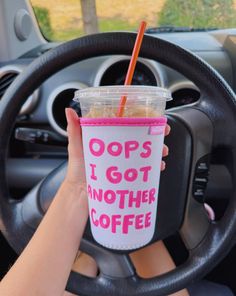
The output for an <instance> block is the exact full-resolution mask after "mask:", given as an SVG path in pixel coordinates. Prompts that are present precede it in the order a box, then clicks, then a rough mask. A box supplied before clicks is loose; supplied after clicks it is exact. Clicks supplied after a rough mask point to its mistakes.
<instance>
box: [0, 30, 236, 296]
mask: <svg viewBox="0 0 236 296" xmlns="http://www.w3.org/2000/svg"><path fill="white" fill-rule="evenodd" d="M135 38H136V34H134V33H102V34H97V35H90V36H86V37H82V38H79V39H76V40H72V41H69V42H67V43H64V44H62V45H60V46H58V47H56V48H55V49H52V50H50V51H49V52H47V53H45V54H44V55H42V56H41V57H39V58H37V59H36V60H35V61H34V62H33V63H32V64H31V65H30V66H29V67H27V69H26V70H25V71H24V72H23V73H22V74H20V75H19V76H18V78H17V79H16V80H15V81H14V82H13V83H12V85H11V86H10V87H9V89H8V90H7V92H6V93H5V95H4V97H3V98H2V101H1V104H0V139H1V141H0V226H1V231H2V233H3V234H4V236H5V237H6V239H7V241H8V242H9V243H10V245H11V246H12V247H13V248H14V249H15V250H16V251H17V252H18V253H20V252H21V251H22V249H23V248H24V247H25V245H26V244H27V242H28V241H29V239H30V238H31V236H32V235H33V233H34V231H35V229H36V227H37V225H38V224H39V222H40V220H41V219H42V217H43V215H44V213H45V212H46V210H47V208H48V206H49V204H50V202H51V200H52V199H53V197H54V194H55V192H56V191H57V189H58V187H59V185H60V183H61V181H62V180H63V178H64V176H65V170H66V164H63V165H61V166H60V167H58V168H57V169H55V170H54V171H53V172H51V173H50V174H49V175H48V176H46V177H45V178H44V180H42V181H41V182H40V183H39V184H38V185H37V186H35V187H34V188H33V189H32V190H31V191H30V192H29V193H28V194H27V195H26V196H25V197H24V198H23V199H22V200H19V201H16V200H14V199H13V198H11V196H10V194H9V191H8V187H7V180H6V158H7V151H8V144H9V139H10V135H11V133H12V131H13V127H14V123H15V121H16V117H17V114H18V113H19V110H20V108H21V106H22V105H23V103H24V101H25V100H26V99H27V98H28V97H29V95H30V94H31V93H32V92H33V91H34V90H35V89H36V88H38V87H39V86H40V85H41V84H42V83H43V82H44V81H45V80H46V79H48V78H49V77H50V76H52V75H53V74H55V73H56V72H58V71H60V70H62V69H63V68H65V67H67V66H69V65H71V64H73V63H76V62H78V61H81V60H84V59H88V58H92V57H96V56H101V55H110V54H112V55H115V54H122V55H129V54H130V53H131V52H132V48H133V44H134V42H135ZM140 57H143V58H148V59H153V60H156V61H158V62H160V63H162V64H164V65H166V66H169V67H170V68H172V69H174V70H176V71H178V72H180V73H181V74H183V75H184V76H186V77H187V78H188V79H190V80H192V81H193V82H194V83H195V84H196V85H197V87H198V88H199V89H200V92H201V97H200V99H199V101H198V102H197V103H195V104H193V105H189V106H183V107H181V108H177V109H175V110H172V111H170V112H168V115H167V116H168V121H169V124H170V125H171V127H172V132H171V135H170V136H169V137H168V139H167V144H168V146H169V147H170V151H171V152H170V156H169V158H168V160H167V162H168V163H167V169H166V171H165V172H164V173H162V177H161V185H160V188H161V189H160V194H159V205H158V213H157V222H156V231H155V235H154V237H153V240H152V242H151V243H153V242H154V241H157V240H159V239H163V238H166V237H168V236H169V235H171V234H173V233H176V231H179V233H180V235H181V237H182V239H183V241H184V243H185V246H186V247H187V248H188V250H189V257H188V259H187V260H186V261H185V262H184V263H183V264H182V265H180V266H179V267H177V268H176V269H175V270H173V271H170V272H168V273H166V274H163V275H161V276H158V277H154V278H151V279H143V278H140V277H139V276H138V275H137V273H136V271H135V269H134V267H133V265H132V263H131V261H130V260H129V256H128V252H115V251H112V250H108V249H105V248H103V247H101V246H99V245H98V244H97V243H96V242H94V241H93V239H92V237H91V234H90V230H89V227H87V229H86V231H85V234H84V238H83V240H82V242H81V246H80V249H81V250H82V251H85V252H86V253H88V254H89V255H91V256H92V257H93V258H94V259H95V260H96V262H97V264H98V267H99V271H100V273H99V275H98V276H97V277H96V278H88V277H86V276H83V275H81V274H78V273H75V272H71V274H70V277H69V280H68V285H67V290H68V291H70V292H73V293H75V294H80V295H86V296H89V295H93V296H100V295H103V296H105V295H109V296H134V295H135V296H138V295H142V296H154V295H155V296H157V295H167V294H170V293H173V292H176V291H177V290H180V289H182V288H185V287H187V286H188V285H189V284H190V283H192V282H193V281H195V280H198V279H200V278H201V277H203V276H204V275H205V274H206V273H207V272H209V271H210V270H211V269H212V268H213V267H214V266H215V265H216V264H217V263H218V262H219V261H220V260H222V258H223V257H224V256H225V255H226V254H227V252H228V251H229V250H230V248H231V247H232V245H233V243H234V234H235V229H236V214H235V213H236V192H235V186H234V192H233V194H232V197H231V199H230V202H229V205H228V207H227V210H226V212H225V214H224V216H223V217H222V218H221V219H220V221H217V222H214V223H212V222H211V221H210V220H209V219H208V216H207V214H206V212H205V210H204V205H203V202H204V199H203V198H200V197H199V196H198V195H197V194H196V192H198V191H197V189H196V188H198V187H197V186H200V185H201V184H198V183H197V182H198V181H197V179H199V178H197V177H199V176H202V174H203V175H204V176H206V174H207V171H208V165H209V155H210V153H211V151H212V149H215V148H217V147H224V148H225V151H226V152H227V155H228V169H229V171H230V173H231V176H232V178H233V180H234V179H235V170H236V133H235V131H234V128H233V127H235V126H236V97H235V94H234V93H233V91H232V90H231V89H230V87H229V86H228V85H227V83H226V82H225V81H224V79H223V78H222V77H221V76H220V75H219V74H218V73H217V72H216V71H215V70H214V69H213V68H212V67H211V66H209V65H208V64H207V63H206V62H204V61H203V60H202V59H200V58H198V57H197V56H195V55H194V54H193V53H191V52H189V51H187V50H184V49H183V48H181V47H179V46H177V45H174V44H171V43H169V42H167V41H164V40H161V39H158V38H154V37H151V36H147V35H146V36H145V37H144V40H143V44H142V48H141V52H140ZM200 179H201V178H200ZM235 184H236V182H235ZM170 205H171V206H170ZM65 215H66V213H65ZM157 256H158V254H157ZM32 260H33V258H32Z"/></svg>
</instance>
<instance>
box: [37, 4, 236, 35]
mask: <svg viewBox="0 0 236 296" xmlns="http://www.w3.org/2000/svg"><path fill="white" fill-rule="evenodd" d="M31 3H32V6H33V9H34V12H35V15H36V18H37V20H38V23H39V25H40V28H41V31H42V33H43V35H44V36H45V38H46V39H48V40H52V41H66V40H70V39H73V38H76V37H79V36H82V35H85V34H88V33H95V32H98V31H99V32H104V31H117V30H126V31H133V30H136V29H137V27H138V24H139V23H140V21H141V20H146V21H147V23H148V26H149V27H163V26H165V27H166V26H167V27H168V28H170V27H173V26H174V27H176V26H177V27H187V28H195V29H205V28H207V29H208V28H211V29H212V28H230V27H236V18H235V15H236V0H197V1H196V0H188V1H186V0H176V1H173V0H158V1H157V0H146V1H143V0H136V1H126V0H89V1H87V0H57V2H56V5H55V1H54V0H31ZM83 20H84V22H85V23H86V25H85V26H84V24H83ZM86 26H87V27H89V26H90V27H92V30H88V29H86V28H85V27H86Z"/></svg>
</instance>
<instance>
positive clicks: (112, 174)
mask: <svg viewBox="0 0 236 296" xmlns="http://www.w3.org/2000/svg"><path fill="white" fill-rule="evenodd" d="M117 170H118V167H117V166H111V167H109V168H108V169H107V171H106V178H107V180H108V181H110V182H111V183H113V184H118V183H120V181H121V179H122V175H121V173H119V172H117Z"/></svg>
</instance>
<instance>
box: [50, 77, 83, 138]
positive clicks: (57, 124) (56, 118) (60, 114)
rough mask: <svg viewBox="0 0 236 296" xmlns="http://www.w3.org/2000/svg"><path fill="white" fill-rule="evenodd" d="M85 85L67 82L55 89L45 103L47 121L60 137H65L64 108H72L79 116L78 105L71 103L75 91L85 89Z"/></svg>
mask: <svg viewBox="0 0 236 296" xmlns="http://www.w3.org/2000/svg"><path fill="white" fill-rule="evenodd" d="M85 87H87V85H85V84H83V83H81V82H77V81H76V82H73V81H71V82H67V83H65V84H62V85H60V86H58V87H56V88H55V89H54V90H53V91H52V93H51V94H50V95H49V98H48V103H47V113H48V120H49V122H50V124H51V126H52V127H53V128H54V129H55V131H57V132H58V133H59V134H61V135H62V136H65V137H67V132H66V125H67V124H66V117H65V108H66V107H73V108H74V109H75V110H76V111H77V113H78V114H79V115H80V109H79V107H78V104H76V105H74V102H73V101H72V100H73V98H74V93H75V91H76V90H78V89H81V88H85Z"/></svg>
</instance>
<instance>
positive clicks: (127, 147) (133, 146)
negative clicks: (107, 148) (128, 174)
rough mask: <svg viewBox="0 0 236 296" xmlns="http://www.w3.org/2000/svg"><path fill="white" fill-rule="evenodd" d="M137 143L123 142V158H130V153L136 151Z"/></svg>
mask: <svg viewBox="0 0 236 296" xmlns="http://www.w3.org/2000/svg"><path fill="white" fill-rule="evenodd" d="M138 147H139V143H138V142H137V141H127V142H125V158H130V152H131V151H135V150H137V149H138Z"/></svg>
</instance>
